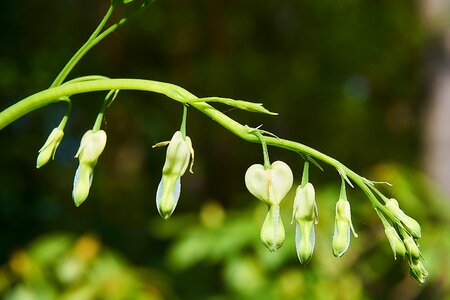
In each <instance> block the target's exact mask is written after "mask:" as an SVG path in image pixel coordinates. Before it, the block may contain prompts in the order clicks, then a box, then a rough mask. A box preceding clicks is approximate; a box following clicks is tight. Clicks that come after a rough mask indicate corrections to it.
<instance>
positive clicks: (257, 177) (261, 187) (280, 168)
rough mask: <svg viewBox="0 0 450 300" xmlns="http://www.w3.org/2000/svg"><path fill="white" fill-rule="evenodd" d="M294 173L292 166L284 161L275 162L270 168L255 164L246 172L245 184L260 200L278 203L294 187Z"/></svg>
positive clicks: (270, 203) (271, 203)
mask: <svg viewBox="0 0 450 300" xmlns="http://www.w3.org/2000/svg"><path fill="white" fill-rule="evenodd" d="M293 180H294V178H293V175H292V171H291V168H289V166H288V165H287V164H286V163H284V162H282V161H276V162H274V163H273V164H272V165H271V167H270V168H269V169H264V166H263V165H260V164H255V165H252V166H250V168H248V170H247V172H246V173H245V185H246V186H247V189H248V190H249V192H250V193H251V194H252V195H253V196H255V197H256V198H258V199H259V200H261V201H263V202H265V203H267V204H269V205H278V204H280V202H281V200H283V198H284V197H285V196H286V194H287V193H288V192H289V190H290V189H291V187H292V183H293Z"/></svg>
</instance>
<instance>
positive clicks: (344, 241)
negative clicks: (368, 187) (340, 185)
mask: <svg viewBox="0 0 450 300" xmlns="http://www.w3.org/2000/svg"><path fill="white" fill-rule="evenodd" d="M350 230H351V231H352V232H353V235H354V236H355V237H358V235H357V234H356V232H355V230H354V229H353V224H352V219H351V212H350V202H348V201H347V200H344V199H339V201H338V202H337V203H336V218H335V225H334V234H333V255H334V256H337V257H341V256H342V255H344V253H345V251H347V249H348V247H349V246H350Z"/></svg>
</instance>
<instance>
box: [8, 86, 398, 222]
mask: <svg viewBox="0 0 450 300" xmlns="http://www.w3.org/2000/svg"><path fill="white" fill-rule="evenodd" d="M116 89H119V90H138V91H148V92H155V93H160V94H164V95H166V96H167V97H169V98H171V99H173V100H175V101H178V102H181V103H189V104H190V106H192V107H194V108H196V109H197V110H199V111H201V112H202V113H203V114H205V115H207V116H208V117H210V118H211V119H212V120H213V121H215V122H217V123H218V124H220V125H221V126H223V127H224V128H226V129H227V130H229V131H230V132H232V133H233V134H235V135H236V136H238V137H239V138H241V139H243V140H245V141H248V142H252V143H261V142H262V141H263V142H264V143H265V144H266V145H270V146H275V147H278V148H283V149H286V150H290V151H293V152H295V153H298V152H302V153H306V154H308V155H309V156H311V157H313V158H315V159H317V160H320V161H323V162H324V163H326V164H329V165H330V166H332V167H334V168H336V169H339V170H341V172H345V174H346V175H347V177H348V178H350V179H351V180H352V181H353V182H354V183H355V184H356V185H358V186H359V187H360V188H361V189H362V190H363V192H364V193H365V194H366V195H367V197H368V198H369V200H370V202H371V203H372V206H373V207H374V208H378V209H379V210H380V211H382V212H383V213H385V212H386V208H385V207H384V206H383V205H382V204H381V203H380V202H379V201H378V200H377V198H376V196H375V195H374V194H373V192H372V191H371V188H369V186H368V183H367V182H366V181H367V180H366V179H365V178H364V177H361V176H360V175H358V174H357V173H355V172H354V171H352V170H350V169H349V168H347V167H346V166H344V165H342V164H341V163H340V162H339V161H338V160H336V159H334V158H332V157H330V156H328V155H326V154H324V153H322V152H320V151H317V150H316V149H313V148H311V147H308V146H306V145H304V144H301V143H299V142H295V141H291V140H286V139H282V138H278V137H271V136H263V135H262V134H261V135H260V137H258V136H256V135H255V134H254V133H253V132H252V131H249V130H248V126H245V125H242V124H240V123H238V122H236V121H235V120H233V119H231V118H230V117H228V116H227V115H225V114H224V113H222V112H220V111H218V110H217V109H215V108H214V107H213V106H211V105H209V104H208V103H204V102H196V101H193V102H189V100H191V99H194V100H195V99H198V98H197V97H196V96H195V95H193V94H191V93H190V92H188V91H187V90H185V89H183V88H181V87H179V86H176V85H173V84H169V83H164V82H158V81H152V80H143V79H97V80H92V81H79V82H78V81H75V82H67V83H65V84H63V85H61V86H58V87H54V88H50V89H47V90H43V91H41V92H38V93H36V94H34V95H31V96H29V97H27V98H25V99H23V100H21V101H19V102H17V103H16V104H14V105H12V106H10V107H9V108H7V109H5V110H4V111H2V112H0V130H1V129H3V128H4V127H6V126H7V125H9V124H11V123H12V122H14V121H15V120H17V119H18V118H20V117H22V116H24V115H26V114H28V113H30V112H32V111H34V110H36V109H39V108H41V107H44V106H47V105H49V104H52V103H56V102H59V101H62V99H61V98H62V97H65V96H66V97H68V96H72V95H76V94H82V93H88V92H95V91H106V90H116ZM387 215H389V212H387Z"/></svg>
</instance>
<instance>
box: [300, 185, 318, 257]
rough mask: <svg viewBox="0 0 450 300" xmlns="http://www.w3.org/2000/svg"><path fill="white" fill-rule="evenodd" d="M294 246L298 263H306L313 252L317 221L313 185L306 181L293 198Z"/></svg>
mask: <svg viewBox="0 0 450 300" xmlns="http://www.w3.org/2000/svg"><path fill="white" fill-rule="evenodd" d="M294 218H295V221H296V222H297V224H296V226H295V247H296V250H297V257H298V259H299V260H300V263H302V264H303V263H308V262H309V261H310V260H311V257H312V255H313V252H314V245H315V241H316V238H315V231H314V224H315V223H317V206H316V199H315V191H314V187H313V185H312V184H311V183H307V184H306V185H305V186H304V187H301V186H299V187H298V188H297V191H296V194H295V199H294Z"/></svg>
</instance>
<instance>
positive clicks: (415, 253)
mask: <svg viewBox="0 0 450 300" xmlns="http://www.w3.org/2000/svg"><path fill="white" fill-rule="evenodd" d="M403 243H405V248H406V252H407V253H408V256H409V257H410V259H412V260H418V259H420V257H421V255H422V254H421V253H420V250H419V246H417V244H416V242H415V241H414V239H413V238H412V237H410V236H408V237H406V238H404V239H403Z"/></svg>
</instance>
